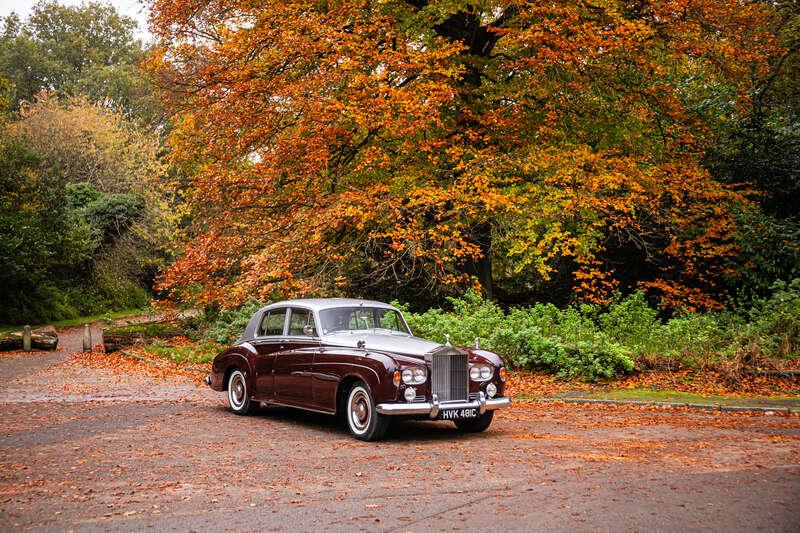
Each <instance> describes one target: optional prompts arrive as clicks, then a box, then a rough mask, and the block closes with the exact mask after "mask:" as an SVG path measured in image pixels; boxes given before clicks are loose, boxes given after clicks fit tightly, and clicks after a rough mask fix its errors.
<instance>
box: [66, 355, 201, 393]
mask: <svg viewBox="0 0 800 533" xmlns="http://www.w3.org/2000/svg"><path fill="white" fill-rule="evenodd" d="M70 362H71V363H75V364H78V365H81V366H84V367H87V368H95V369H105V370H109V371H111V372H115V373H120V374H128V373H142V374H146V375H148V376H150V377H153V378H156V379H160V380H170V381H175V380H179V381H191V382H192V383H195V384H198V385H200V384H202V382H203V378H204V377H205V373H204V372H200V371H198V370H197V369H196V368H188V367H187V365H181V364H178V363H176V362H174V361H171V360H169V359H166V358H162V359H159V360H158V361H154V360H149V359H144V358H136V357H131V356H129V355H125V354H122V353H118V352H115V353H110V354H107V353H102V352H78V353H74V354H72V355H71V356H70Z"/></svg>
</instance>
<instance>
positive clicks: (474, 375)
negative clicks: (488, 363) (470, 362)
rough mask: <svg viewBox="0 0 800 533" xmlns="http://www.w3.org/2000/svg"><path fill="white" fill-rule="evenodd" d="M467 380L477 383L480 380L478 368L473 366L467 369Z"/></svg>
mask: <svg viewBox="0 0 800 533" xmlns="http://www.w3.org/2000/svg"><path fill="white" fill-rule="evenodd" d="M469 379H471V380H472V381H478V380H479V379H481V369H480V367H478V366H473V367H472V368H470V369H469Z"/></svg>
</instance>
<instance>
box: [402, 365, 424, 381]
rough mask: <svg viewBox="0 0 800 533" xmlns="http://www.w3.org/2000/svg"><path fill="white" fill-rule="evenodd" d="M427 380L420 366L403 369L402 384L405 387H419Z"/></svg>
mask: <svg viewBox="0 0 800 533" xmlns="http://www.w3.org/2000/svg"><path fill="white" fill-rule="evenodd" d="M427 378H428V372H427V371H426V370H425V369H424V368H423V367H421V366H415V367H409V368H404V369H403V383H405V384H406V385H419V384H420V383H425V380H426V379H427Z"/></svg>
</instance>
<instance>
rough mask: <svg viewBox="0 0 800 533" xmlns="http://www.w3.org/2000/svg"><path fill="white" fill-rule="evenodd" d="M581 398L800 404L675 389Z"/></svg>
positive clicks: (784, 398)
mask: <svg viewBox="0 0 800 533" xmlns="http://www.w3.org/2000/svg"><path fill="white" fill-rule="evenodd" d="M580 397H581V398H590V399H593V400H633V401H640V402H671V403H697V404H718V405H748V404H751V403H758V404H761V403H764V402H768V403H770V404H772V403H776V404H781V403H784V402H787V403H792V404H795V405H799V406H800V398H797V397H791V396H770V397H769V398H748V397H744V396H737V395H725V396H721V395H717V394H699V393H694V392H682V391H676V390H650V389H626V390H613V391H604V392H599V391H598V392H588V393H585V394H581V395H580Z"/></svg>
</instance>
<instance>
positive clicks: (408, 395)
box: [403, 387, 417, 402]
mask: <svg viewBox="0 0 800 533" xmlns="http://www.w3.org/2000/svg"><path fill="white" fill-rule="evenodd" d="M403 397H404V398H405V399H406V401H407V402H413V401H414V398H416V397H417V390H416V389H415V388H414V387H408V388H407V389H406V390H405V392H403Z"/></svg>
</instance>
